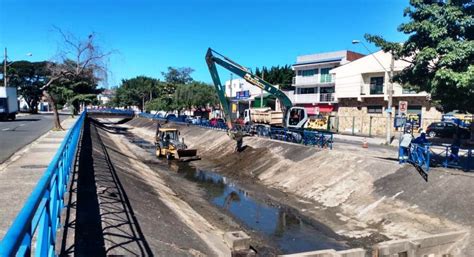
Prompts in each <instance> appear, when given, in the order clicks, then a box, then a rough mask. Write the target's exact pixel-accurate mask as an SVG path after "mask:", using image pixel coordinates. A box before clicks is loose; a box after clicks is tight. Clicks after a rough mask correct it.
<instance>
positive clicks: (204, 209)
mask: <svg viewBox="0 0 474 257" xmlns="http://www.w3.org/2000/svg"><path fill="white" fill-rule="evenodd" d="M126 137H127V139H128V142H130V143H132V144H134V145H136V146H139V147H140V148H141V149H142V150H143V154H146V155H148V157H147V158H144V159H145V160H148V161H146V163H147V165H148V166H149V167H151V168H152V169H153V170H154V171H155V172H159V173H160V175H164V177H165V179H166V181H167V183H168V184H169V185H170V187H171V188H172V189H173V190H174V191H176V193H177V194H178V195H179V196H180V197H181V198H182V199H184V200H185V201H186V202H188V203H189V204H190V205H191V206H192V207H193V208H194V209H195V210H196V211H198V212H199V213H200V214H201V215H203V216H204V217H205V218H206V219H207V220H208V221H209V222H211V223H213V224H214V225H216V226H218V227H221V228H223V229H224V230H231V229H242V230H245V231H246V232H247V233H248V234H250V235H251V237H252V239H253V242H252V246H253V247H254V248H255V249H256V250H257V251H258V252H259V253H260V254H277V253H284V254H288V253H298V252H304V251H314V250H322V249H335V250H344V249H349V248H351V247H352V246H353V244H351V242H348V241H346V240H345V238H343V237H341V236H339V235H337V234H336V233H334V232H333V231H332V230H330V229H329V228H328V227H326V226H324V225H323V224H321V223H319V222H318V221H316V220H313V219H310V218H308V217H305V216H304V215H303V214H302V213H301V212H299V211H298V210H296V209H295V208H291V207H289V206H286V205H285V204H283V203H281V202H277V201H275V200H274V199H272V197H270V196H268V195H267V194H268V193H270V191H271V190H269V189H267V188H264V186H263V185H259V187H258V186H257V187H256V185H255V184H254V185H252V186H249V187H246V185H245V184H243V183H241V182H242V181H239V179H236V178H228V177H225V176H223V175H221V174H219V173H217V172H213V171H212V169H209V168H208V169H206V170H204V169H199V168H196V167H195V166H194V165H193V164H192V163H181V162H177V161H167V160H165V159H154V145H153V144H152V143H151V142H149V141H146V140H143V139H142V138H140V137H138V136H136V135H134V134H132V133H127V134H126ZM150 160H152V161H150Z"/></svg>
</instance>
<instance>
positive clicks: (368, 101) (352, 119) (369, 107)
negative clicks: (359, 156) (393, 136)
mask: <svg viewBox="0 0 474 257" xmlns="http://www.w3.org/2000/svg"><path fill="white" fill-rule="evenodd" d="M391 60H392V55H391V54H390V53H386V52H384V51H378V52H376V53H374V54H371V55H367V56H364V57H362V58H360V59H357V60H354V61H352V62H349V63H346V64H344V65H341V66H339V67H337V68H334V69H332V70H331V71H330V74H331V75H332V77H333V82H334V85H335V100H336V101H337V105H338V111H337V112H338V113H337V115H338V117H339V122H338V125H339V130H340V131H344V130H347V131H349V130H353V129H354V127H356V128H357V130H358V131H359V132H361V133H366V134H367V133H368V134H383V133H385V129H386V125H385V124H386V122H387V120H386V117H387V116H386V115H387V114H386V112H385V111H386V109H387V108H388V97H389V91H388V89H389V84H390V83H389V73H388V71H390V63H391ZM407 66H409V63H408V62H406V61H402V60H395V61H394V67H393V70H394V74H397V73H398V72H400V71H401V70H403V69H404V68H406V67H407ZM392 92H393V94H392V96H393V97H392V108H391V109H392V110H394V112H393V113H395V114H396V110H397V109H398V104H399V102H400V101H406V102H408V111H407V115H410V116H411V117H414V119H418V120H419V123H420V125H421V126H422V127H423V128H426V126H427V124H428V123H430V122H432V121H434V120H436V119H439V118H440V117H441V113H440V112H439V111H437V110H436V108H434V107H433V106H432V105H431V102H430V95H429V94H428V93H426V92H413V91H410V90H409V89H408V88H407V87H405V88H404V87H403V86H402V85H400V84H398V83H393V91H392ZM393 116H394V115H392V117H393ZM390 122H391V123H392V122H393V120H392V121H390ZM354 123H357V124H354ZM369 130H370V131H369Z"/></svg>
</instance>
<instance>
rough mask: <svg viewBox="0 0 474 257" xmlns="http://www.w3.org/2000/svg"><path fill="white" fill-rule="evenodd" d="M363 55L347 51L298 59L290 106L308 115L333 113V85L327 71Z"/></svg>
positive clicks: (334, 101)
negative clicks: (305, 111)
mask: <svg viewBox="0 0 474 257" xmlns="http://www.w3.org/2000/svg"><path fill="white" fill-rule="evenodd" d="M363 56H364V55H362V54H359V53H355V52H351V51H347V50H344V51H336V52H327V53H318V54H310V55H302V56H298V57H297V58H296V63H295V64H293V66H292V67H293V70H294V71H295V74H296V76H295V77H294V78H293V86H294V87H295V91H294V94H289V97H290V98H291V100H292V102H293V104H294V105H296V106H302V107H305V108H306V110H307V111H308V113H309V114H315V113H318V112H322V113H330V112H333V111H335V110H336V109H337V108H335V105H334V104H336V103H337V100H336V97H335V84H334V80H333V77H332V74H331V73H330V72H329V71H330V70H331V69H333V68H335V67H338V66H340V65H343V64H345V63H348V62H351V61H353V60H356V59H358V58H361V57H363Z"/></svg>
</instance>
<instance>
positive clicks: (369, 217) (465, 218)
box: [128, 118, 474, 256]
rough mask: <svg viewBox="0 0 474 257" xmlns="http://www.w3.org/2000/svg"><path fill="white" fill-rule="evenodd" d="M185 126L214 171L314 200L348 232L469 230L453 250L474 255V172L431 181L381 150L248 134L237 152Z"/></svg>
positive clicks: (213, 134)
mask: <svg viewBox="0 0 474 257" xmlns="http://www.w3.org/2000/svg"><path fill="white" fill-rule="evenodd" d="M128 125H129V126H132V127H134V129H133V131H134V132H135V133H138V134H141V135H142V136H144V137H146V138H147V139H149V140H151V139H152V138H153V136H154V131H155V128H156V124H155V123H154V122H153V121H150V120H146V119H141V118H139V119H135V120H132V121H131V122H129V123H128ZM173 126H176V125H175V124H173ZM179 126H180V129H181V136H183V137H184V138H185V141H186V143H187V144H188V145H190V146H191V147H195V148H197V149H198V152H199V154H200V155H201V157H203V159H204V160H206V161H211V162H212V165H213V168H216V169H217V170H219V171H221V172H223V173H227V174H228V175H233V176H244V177H253V178H255V179H256V180H258V181H259V182H260V183H261V184H264V185H266V186H268V187H272V188H277V189H279V190H281V191H284V192H287V193H290V194H293V195H296V196H298V197H300V199H301V202H310V203H311V204H310V205H307V206H309V207H308V208H307V209H305V210H304V212H305V213H306V214H307V215H308V216H312V217H313V218H315V219H317V220H319V221H321V222H323V223H325V224H326V225H328V226H330V227H331V228H332V229H333V230H334V231H336V232H337V233H339V234H341V235H344V236H348V237H353V238H362V237H370V236H372V235H374V234H377V233H378V234H382V235H385V236H386V237H388V238H390V239H405V238H416V237H426V236H429V235H433V234H437V233H445V232H452V231H463V230H465V231H467V232H468V233H467V236H465V237H464V239H463V240H461V241H459V242H458V243H456V244H455V245H451V246H449V248H450V249H448V250H449V251H450V253H452V254H455V255H456V256H474V240H473V239H472V237H470V231H471V227H472V224H473V223H474V219H473V215H474V214H473V213H474V205H472V204H471V199H472V198H473V196H474V191H473V190H471V189H472V184H473V182H474V177H472V176H470V175H469V174H465V173H456V172H455V173H450V172H446V171H445V170H441V169H433V170H432V171H431V173H430V182H428V183H426V182H424V181H423V180H422V179H421V177H420V176H419V175H418V174H417V173H416V171H415V170H414V169H413V168H412V167H410V166H405V167H401V166H400V165H399V164H398V163H397V162H396V161H395V160H394V159H391V158H388V157H387V156H385V155H383V154H378V153H377V151H367V150H364V149H362V148H361V149H360V150H359V151H354V150H353V149H352V150H344V149H339V150H320V149H316V148H312V147H306V146H301V145H295V144H291V143H285V142H280V141H273V140H269V139H266V138H257V137H249V138H245V140H244V142H245V144H246V145H247V149H246V150H245V151H243V152H242V153H235V152H234V148H235V143H234V142H233V141H231V140H230V139H229V137H228V136H227V135H226V133H225V132H221V131H214V130H208V129H203V128H198V127H194V126H182V125H179ZM392 158H396V156H392ZM196 165H206V164H205V163H196Z"/></svg>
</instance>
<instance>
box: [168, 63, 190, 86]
mask: <svg viewBox="0 0 474 257" xmlns="http://www.w3.org/2000/svg"><path fill="white" fill-rule="evenodd" d="M193 72H194V70H193V69H192V68H189V67H181V68H175V67H168V71H167V72H161V74H162V75H163V77H164V78H165V81H166V82H168V83H170V84H174V85H177V84H188V83H191V82H192V81H193V78H192V77H191V73H193Z"/></svg>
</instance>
